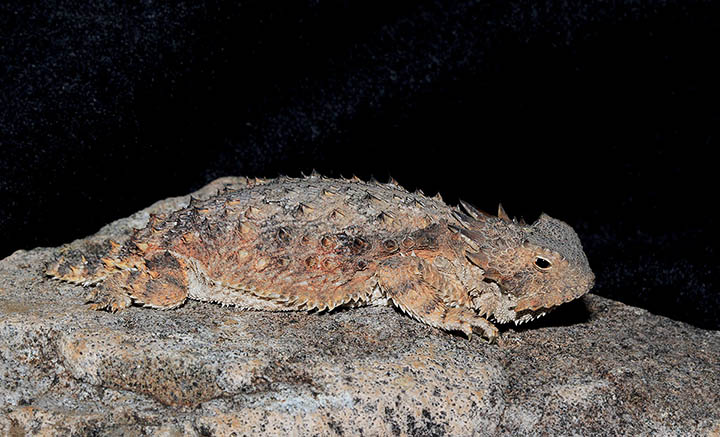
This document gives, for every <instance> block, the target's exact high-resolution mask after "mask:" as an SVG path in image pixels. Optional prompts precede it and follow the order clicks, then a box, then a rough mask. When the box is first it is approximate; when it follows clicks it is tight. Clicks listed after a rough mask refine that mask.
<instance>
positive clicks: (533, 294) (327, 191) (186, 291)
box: [47, 172, 593, 339]
mask: <svg viewBox="0 0 720 437" xmlns="http://www.w3.org/2000/svg"><path fill="white" fill-rule="evenodd" d="M225 188H227V187H225ZM461 206H462V208H463V210H464V212H463V210H460V209H458V208H451V207H449V206H447V205H446V204H445V203H443V201H442V198H441V197H440V196H439V194H438V195H437V196H435V197H434V198H427V197H425V196H424V195H423V194H422V192H420V191H418V192H415V193H409V192H407V191H406V190H404V189H403V188H402V187H401V186H400V185H399V184H398V183H397V182H396V181H394V180H391V182H390V183H388V184H380V183H378V182H377V181H374V180H372V181H370V182H363V181H360V180H359V179H357V178H353V179H347V180H346V179H340V180H337V179H328V178H323V177H321V176H320V175H319V174H317V172H313V173H312V174H311V175H310V176H308V177H304V178H301V179H292V178H288V177H281V178H278V179H274V180H264V179H255V180H250V179H248V180H247V184H245V186H242V187H240V188H237V189H224V190H221V191H220V192H219V193H218V194H217V195H215V196H214V197H212V198H210V199H207V200H201V199H195V198H193V199H191V201H190V204H189V205H188V207H187V208H184V209H180V210H178V211H175V212H172V213H170V214H166V215H163V216H160V215H158V216H152V217H151V219H150V221H149V223H148V226H147V227H146V228H144V229H141V230H138V231H137V232H134V233H133V235H132V236H131V238H130V239H129V240H128V241H127V242H126V243H125V244H123V245H119V244H118V243H115V242H112V241H110V242H109V243H108V244H106V245H102V246H99V247H95V248H92V251H91V252H90V253H87V254H80V255H79V256H78V254H77V253H70V254H64V255H62V256H61V257H59V259H58V261H57V262H55V263H53V264H51V265H50V266H48V269H47V274H48V275H50V276H52V277H54V278H57V279H62V280H67V281H71V282H75V283H81V284H97V285H96V286H95V287H94V288H92V289H91V290H92V293H91V295H90V300H91V303H92V307H93V308H96V309H108V310H111V311H118V310H121V309H123V308H126V307H127V306H128V305H130V303H131V302H136V303H138V304H143V305H146V306H151V307H154V308H164V309H169V308H174V307H176V306H178V305H181V304H182V303H183V301H184V300H185V299H186V298H187V297H189V298H192V299H197V300H203V301H208V302H217V303H220V304H223V305H235V306H238V307H240V308H244V309H258V310H274V311H288V310H332V309H334V308H337V307H339V306H343V305H352V306H359V305H368V304H386V303H388V302H390V303H392V304H394V305H396V306H398V307H399V308H400V309H402V310H403V311H404V312H406V313H408V314H410V315H411V316H412V317H413V318H416V319H418V320H420V321H422V322H424V323H426V324H428V325H431V326H435V327H438V328H441V329H445V330H458V331H460V332H463V333H465V334H466V335H468V336H469V335H470V333H471V332H472V329H473V327H474V328H476V329H479V330H480V331H482V333H483V335H485V336H486V337H488V338H490V339H492V338H494V337H495V336H496V335H497V330H496V328H495V327H494V326H493V325H492V323H491V322H490V321H489V320H488V319H493V320H495V321H497V322H501V323H505V322H510V321H514V322H516V323H524V322H526V321H528V320H531V319H532V318H534V317H535V315H536V314H538V315H539V314H545V313H546V312H547V311H548V309H550V308H552V307H554V306H556V305H559V304H561V303H563V302H566V301H568V300H571V299H574V298H577V297H579V296H581V295H582V294H584V293H586V292H587V291H588V290H589V289H590V288H591V286H592V282H593V275H592V272H591V271H590V268H589V266H588V265H587V259H586V258H585V255H584V253H583V252H582V247H581V245H580V241H579V239H578V238H577V235H575V233H574V232H573V231H572V229H571V228H570V227H569V226H568V225H566V224H565V223H562V222H560V221H558V220H554V219H551V218H549V217H547V216H541V217H540V219H539V220H538V221H537V222H535V223H533V224H532V225H530V226H528V225H524V224H521V223H518V222H515V221H513V220H510V218H509V216H508V215H507V213H505V211H504V209H502V207H499V211H498V215H499V216H498V217H493V216H490V215H488V214H486V213H483V212H481V211H479V210H477V209H475V208H474V207H472V206H470V205H469V204H467V203H465V202H461ZM539 254H542V257H543V259H545V260H546V261H547V262H548V263H551V265H552V268H544V267H543V268H539V267H538V266H536V265H534V263H535V262H536V257H537V256H540V255H539ZM544 265H545V264H544V263H543V266H544Z"/></svg>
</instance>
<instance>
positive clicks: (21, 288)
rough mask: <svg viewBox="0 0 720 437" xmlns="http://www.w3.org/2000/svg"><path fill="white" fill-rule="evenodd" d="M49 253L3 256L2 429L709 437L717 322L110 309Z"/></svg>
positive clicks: (601, 312)
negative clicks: (87, 294)
mask: <svg viewBox="0 0 720 437" xmlns="http://www.w3.org/2000/svg"><path fill="white" fill-rule="evenodd" d="M224 184H242V180H240V179H231V178H225V179H223V180H219V181H216V182H214V183H213V184H211V185H209V186H208V187H205V188H204V189H203V190H201V191H200V192H198V193H195V195H196V196H198V197H203V196H206V195H209V194H212V193H213V192H214V191H215V190H216V189H217V188H218V187H220V186H222V185H224ZM187 201H188V197H181V198H173V199H168V200H165V201H162V202H158V203H156V204H154V205H152V206H151V207H150V208H148V209H146V210H144V211H141V212H139V213H137V214H135V215H133V216H131V217H129V218H127V219H122V220H118V221H116V222H114V223H112V224H110V225H108V226H106V227H104V228H103V229H101V230H100V231H99V232H98V234H96V235H95V236H93V237H90V238H88V239H86V240H79V241H76V242H73V243H71V244H72V245H80V246H81V245H83V244H87V242H88V241H91V240H93V239H103V238H107V237H108V236H112V237H113V238H115V239H122V237H123V236H124V235H126V234H127V232H128V231H129V229H130V228H131V227H133V226H134V227H140V226H143V225H144V222H145V221H146V220H147V219H148V213H149V212H159V211H164V210H168V209H172V208H176V207H178V206H180V205H184V204H185V203H186V202H187ZM55 250H56V249H44V248H40V249H35V250H32V251H19V252H16V253H14V254H13V255H11V256H9V257H8V258H6V259H4V260H2V261H0V378H1V380H0V406H1V408H2V415H1V416H0V434H1V435H13V436H19V435H58V436H59V435H80V436H82V435H158V436H173V435H200V436H201V435H218V436H223V435H238V436H239V435H250V434H257V433H261V432H262V433H266V434H268V435H273V434H275V435H286V434H287V433H295V434H301V435H308V434H317V435H360V434H363V435H434V436H442V435H542V434H548V435H569V434H575V433H577V434H582V435H617V434H623V435H657V434H662V435H719V434H720V400H719V399H720V397H719V396H717V393H718V392H719V391H720V332H717V331H706V330H701V329H697V328H693V327H691V326H688V325H685V324H683V323H680V322H675V321H672V320H670V319H667V318H664V317H660V316H655V315H652V314H650V313H648V312H646V311H644V310H641V309H637V308H633V307H629V306H626V305H623V304H620V303H617V302H614V301H611V300H607V299H603V298H600V297H597V296H593V295H588V296H586V297H585V298H584V299H582V300H580V301H578V302H573V303H570V304H567V305H565V306H563V307H561V308H560V309H558V310H557V311H556V312H554V313H552V314H550V315H549V316H547V318H546V319H545V320H543V321H542V323H532V324H529V325H528V326H527V327H526V328H524V329H506V330H504V331H503V332H502V334H501V338H500V341H499V344H497V345H487V344H486V343H484V342H483V341H481V340H480V339H479V338H474V339H472V340H471V341H468V340H465V339H464V338H462V337H458V336H454V335H450V334H447V333H444V332H441V331H438V330H435V329H433V328H429V327H427V326H424V325H421V324H420V323H417V322H414V321H412V320H410V319H409V318H407V317H405V316H403V315H401V314H399V313H398V312H396V311H394V310H393V309H391V308H360V309H353V310H344V311H336V312H333V313H330V314H304V313H288V314H283V313H262V312H241V311H238V310H236V309H234V308H223V307H221V306H219V305H213V304H208V303H201V302H196V301H189V302H187V303H186V304H185V305H183V306H182V307H180V308H178V309H175V310H171V311H157V310H151V309H144V308H140V307H132V308H130V309H128V310H126V311H123V312H121V313H118V314H111V313H106V312H93V311H88V310H86V309H85V308H84V307H83V297H84V291H83V289H82V288H81V287H77V286H73V285H69V284H61V283H58V282H53V281H50V280H47V279H45V278H44V277H43V275H42V269H43V267H44V264H45V263H46V262H47V261H49V260H50V258H51V257H52V255H53V253H54V251H55Z"/></svg>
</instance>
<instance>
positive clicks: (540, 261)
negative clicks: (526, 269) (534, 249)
mask: <svg viewBox="0 0 720 437" xmlns="http://www.w3.org/2000/svg"><path fill="white" fill-rule="evenodd" d="M534 264H535V267H537V268H538V269H539V270H541V271H547V270H550V267H552V263H551V262H550V261H548V260H547V259H545V258H543V257H541V256H536V257H535V263H534Z"/></svg>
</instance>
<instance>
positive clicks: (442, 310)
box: [378, 258, 498, 342]
mask: <svg viewBox="0 0 720 437" xmlns="http://www.w3.org/2000/svg"><path fill="white" fill-rule="evenodd" d="M385 267H387V268H386V269H383V270H382V271H380V272H378V279H379V280H380V282H379V283H380V287H381V288H382V289H383V290H384V291H385V293H387V296H388V297H389V298H390V300H391V301H392V303H393V304H394V305H396V306H397V307H398V308H400V309H401V310H402V311H404V312H406V313H408V314H409V315H411V316H412V317H414V318H415V319H417V320H419V321H421V322H423V323H425V324H427V325H430V326H433V327H436V328H440V329H443V330H445V331H460V332H462V333H463V334H465V336H466V337H467V338H470V337H471V335H472V333H473V328H478V330H480V331H481V332H482V334H483V336H484V337H485V338H487V339H488V340H489V341H490V342H492V341H494V340H495V339H496V338H497V336H498V330H497V328H496V327H495V325H493V324H492V323H491V322H490V321H488V320H487V319H485V318H484V317H481V316H479V315H478V314H477V313H476V312H475V311H473V310H472V309H470V308H465V307H461V306H449V305H448V304H447V302H445V299H444V293H443V292H442V291H440V290H438V289H437V288H435V287H433V286H432V285H431V284H430V283H429V282H427V281H425V280H424V279H423V274H428V273H430V275H429V276H434V275H433V274H432V273H431V272H428V269H432V266H430V265H428V264H427V263H425V262H423V261H417V258H415V260H413V259H412V258H403V259H400V260H398V261H397V262H395V261H393V262H391V263H389V264H386V266H385Z"/></svg>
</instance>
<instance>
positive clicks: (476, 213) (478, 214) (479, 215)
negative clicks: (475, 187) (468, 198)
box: [459, 199, 489, 220]
mask: <svg viewBox="0 0 720 437" xmlns="http://www.w3.org/2000/svg"><path fill="white" fill-rule="evenodd" d="M459 200H460V206H462V208H463V210H465V212H466V213H467V214H468V215H470V216H471V217H472V218H474V219H475V220H482V219H483V218H484V217H487V216H488V215H489V214H488V213H486V212H485V211H481V210H479V209H477V208H475V207H474V206H472V205H471V204H469V203H467V202H465V201H464V200H462V199H459Z"/></svg>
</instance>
